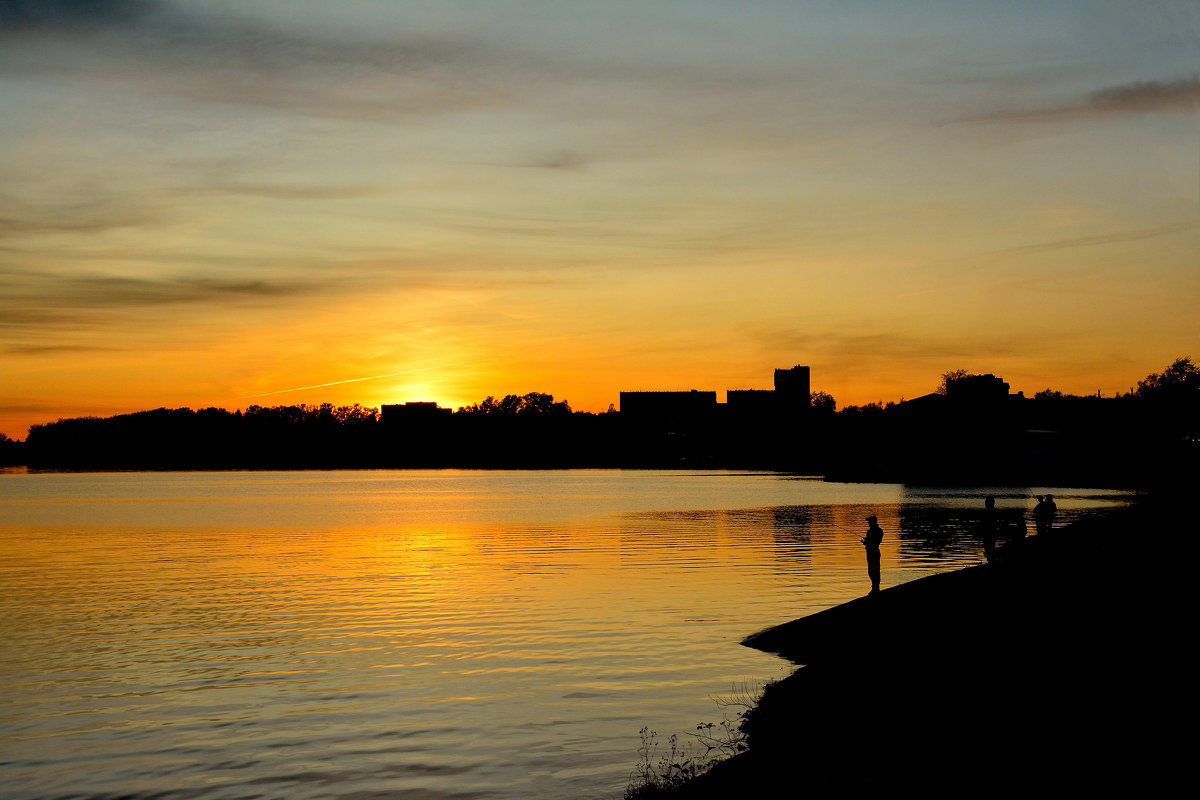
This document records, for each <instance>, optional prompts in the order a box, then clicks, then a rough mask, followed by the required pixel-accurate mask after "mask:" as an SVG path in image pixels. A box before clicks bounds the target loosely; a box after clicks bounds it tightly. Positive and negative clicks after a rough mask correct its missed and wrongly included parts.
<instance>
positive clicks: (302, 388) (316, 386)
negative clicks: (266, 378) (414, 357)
mask: <svg viewBox="0 0 1200 800" xmlns="http://www.w3.org/2000/svg"><path fill="white" fill-rule="evenodd" d="M490 360H491V359H487V358H476V359H472V360H470V361H455V362H453V363H450V364H436V365H434V366H431V367H418V368H416V369H405V370H401V371H400V372H387V373H384V374H383V375H367V376H365V377H362V378H346V379H345V380H340V381H329V382H328V383H314V384H313V385H311V386H293V387H291V388H290V389H276V390H275V391H273V392H262V393H260V394H244V395H241V396H240V397H239V398H238V399H239V400H247V399H250V398H253V397H270V396H272V395H276V394H287V393H288V392H303V391H305V390H308V389H324V388H325V387H327V386H340V385H342V384H344V383H362V382H363V381H378V380H382V379H384V378H395V377H397V376H399V375H413V374H415V373H418V372H431V371H433V370H439V369H449V368H451V367H461V366H464V365H466V364H479V363H482V362H484V361H490Z"/></svg>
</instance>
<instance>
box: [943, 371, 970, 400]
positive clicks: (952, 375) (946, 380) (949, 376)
mask: <svg viewBox="0 0 1200 800" xmlns="http://www.w3.org/2000/svg"><path fill="white" fill-rule="evenodd" d="M970 374H971V373H969V372H967V371H966V370H965V369H952V370H950V371H949V372H943V373H942V382H941V383H939V384H938V388H937V393H938V394H945V393H946V389H947V388H948V387H949V386H950V382H951V381H958V380H962V379H963V378H966V377H968V376H969V375H970Z"/></svg>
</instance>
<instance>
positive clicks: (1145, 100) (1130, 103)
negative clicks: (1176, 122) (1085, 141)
mask: <svg viewBox="0 0 1200 800" xmlns="http://www.w3.org/2000/svg"><path fill="white" fill-rule="evenodd" d="M1198 106H1200V76H1193V77H1191V78H1180V79H1178V80H1173V81H1142V82H1138V83H1126V84H1122V85H1120V86H1110V87H1108V88H1107V89H1100V90H1099V91H1095V92H1092V94H1091V95H1090V96H1089V97H1088V103H1087V107H1088V108H1091V109H1093V110H1095V111H1116V112H1135V113H1137V112H1145V111H1158V110H1163V109H1170V108H1177V107H1178V108H1183V109H1189V110H1195V109H1196V108H1197V107H1198Z"/></svg>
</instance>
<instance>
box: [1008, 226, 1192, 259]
mask: <svg viewBox="0 0 1200 800" xmlns="http://www.w3.org/2000/svg"><path fill="white" fill-rule="evenodd" d="M1196 228H1200V220H1194V219H1193V220H1182V221H1180V222H1173V223H1171V224H1169V225H1159V226H1156V227H1153V228H1138V229H1135V230H1124V231H1113V232H1111V233H1100V234H1093V235H1091V236H1077V237H1073V238H1070V239H1055V240H1052V241H1047V242H1037V243H1035V244H1027V245H1021V246H1019V247H1011V248H1008V250H1007V251H1006V252H1009V253H1021V252H1043V251H1049V250H1064V249H1067V248H1071V247H1099V246H1101V245H1106V244H1120V243H1121V242H1134V241H1138V240H1140V239H1154V238H1156V237H1159V236H1170V235H1172V234H1176V233H1184V232H1186V231H1190V230H1194V229H1196Z"/></svg>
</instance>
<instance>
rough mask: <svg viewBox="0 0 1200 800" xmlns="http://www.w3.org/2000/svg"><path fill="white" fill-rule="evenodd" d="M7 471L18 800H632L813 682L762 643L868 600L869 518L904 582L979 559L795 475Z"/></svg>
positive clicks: (897, 511)
mask: <svg viewBox="0 0 1200 800" xmlns="http://www.w3.org/2000/svg"><path fill="white" fill-rule="evenodd" d="M0 477H2V478H3V480H2V481H0V511H3V512H4V516H3V518H2V521H0V589H2V590H3V591H2V599H0V608H2V611H3V613H2V614H0V653H2V655H3V659H2V661H0V707H2V708H3V709H4V710H3V711H0V714H2V715H3V716H0V746H2V753H3V762H4V763H3V766H0V770H3V772H2V773H0V783H3V784H4V785H5V787H6V796H12V797H43V796H54V795H56V794H67V793H71V792H77V793H79V794H81V795H83V796H87V795H89V794H94V795H100V794H114V793H129V794H131V795H133V796H137V795H139V794H146V793H149V792H152V791H154V790H157V789H164V788H165V789H169V790H171V791H173V792H178V791H184V790H186V792H188V793H189V794H192V795H194V796H196V797H225V796H229V795H231V794H237V795H245V796H263V797H318V796H321V797H325V796H331V795H333V796H337V795H338V794H342V793H344V794H353V793H356V792H370V791H388V792H396V793H403V792H405V791H412V792H416V791H423V792H427V793H429V796H433V797H440V796H445V797H453V796H465V795H468V794H470V793H472V792H477V793H483V794H485V795H486V796H489V797H529V796H538V797H595V796H609V797H611V796H616V795H619V794H620V791H621V789H622V788H623V787H624V783H625V780H626V778H627V776H628V773H629V770H630V768H631V767H632V765H633V763H634V761H635V759H636V753H635V749H636V745H637V731H638V729H639V728H641V727H642V726H643V725H649V726H651V727H654V728H656V729H658V730H660V731H663V732H664V735H665V734H666V733H668V732H673V731H676V730H685V729H691V728H694V726H695V724H697V723H699V722H702V721H709V720H712V719H715V718H716V717H717V716H718V715H719V712H718V711H717V710H716V709H715V707H714V705H713V704H712V703H711V702H710V701H709V700H708V699H707V698H708V697H709V696H711V695H713V694H718V693H721V692H724V691H726V690H727V689H728V687H729V686H731V685H732V684H734V683H736V682H741V681H746V680H750V681H754V680H759V679H768V678H772V677H777V676H778V675H780V674H782V673H783V672H785V671H786V670H787V667H786V665H784V664H782V662H779V661H778V660H777V659H775V658H774V657H771V656H768V655H765V654H763V653H758V652H756V651H752V650H748V649H746V648H742V647H740V646H738V645H737V641H738V640H740V639H741V638H742V637H744V636H746V635H747V634H749V633H753V632H754V631H756V630H759V629H761V628H762V627H765V626H767V625H770V624H774V623H778V622H782V621H785V620H787V619H790V618H793V617H795V616H798V615H800V614H803V613H807V612H809V611H811V610H815V609H818V608H822V607H826V606H828V605H832V604H834V603H836V602H840V601H842V600H845V599H848V598H850V597H854V596H857V595H859V594H863V593H865V591H866V589H867V588H869V585H868V584H867V582H866V576H865V569H864V565H863V555H862V548H861V545H860V544H859V542H858V538H857V535H856V533H855V532H856V531H859V530H861V529H862V528H863V527H864V525H863V517H864V516H865V515H866V514H867V513H871V512H875V513H878V514H879V516H880V524H881V525H882V526H883V527H884V530H885V532H886V533H887V536H886V538H885V540H884V548H883V567H884V583H885V585H886V584H892V583H895V582H897V581H900V580H904V579H906V578H907V577H911V576H912V575H915V574H923V572H925V571H930V570H932V569H947V568H952V567H955V566H959V565H963V564H968V563H975V562H977V561H978V558H979V553H978V546H977V544H978V543H977V542H975V541H973V540H972V539H971V537H970V535H969V531H967V530H966V529H965V528H964V525H965V523H961V524H960V523H957V522H956V523H953V524H950V523H947V524H944V525H941V528H939V530H941V529H946V530H950V533H949V534H947V536H946V538H945V541H940V540H939V541H937V542H934V543H933V544H932V545H931V544H930V543H929V542H928V541H927V540H920V541H917V540H914V539H912V538H911V537H907V535H906V534H905V532H904V531H903V530H902V523H903V520H904V518H905V514H906V513H908V512H906V511H905V509H906V508H907V506H906V505H905V504H904V502H903V500H904V497H903V493H902V492H901V491H900V490H899V488H898V487H870V486H868V487H857V488H851V489H847V488H846V487H844V486H838V485H815V486H810V485H806V484H803V483H800V482H795V481H788V480H785V479H782V478H780V477H778V476H763V475H749V476H739V475H734V474H724V473H719V474H703V473H700V474H695V475H692V474H689V475H663V474H657V473H650V474H644V473H634V474H627V473H605V472H580V473H517V474H511V473H437V472H434V473H362V474H359V473H298V474H285V473H268V474H262V475H260V474H256V473H245V474H232V475H231V474H219V473H218V474H196V475H181V474H155V475H149V476H139V475H98V476H87V475H63V476H53V475H43V476H0ZM22 480H24V481H27V482H25V483H21V481H22ZM1018 499H1019V498H1018ZM830 500H836V501H837V502H830ZM781 501H790V502H781ZM798 501H807V502H798ZM921 502H925V501H924V500H922V501H921ZM955 502H961V503H962V504H963V505H964V506H970V505H971V504H978V503H977V499H976V498H967V499H966V500H961V501H955ZM1013 502H1017V500H1014V501H1013ZM1079 502H1080V503H1081V504H1083V505H1086V504H1087V502H1089V501H1087V500H1086V499H1085V500H1081V501H1079ZM1062 505H1063V506H1065V507H1067V508H1069V507H1070V505H1071V501H1070V500H1066V501H1065V502H1064V503H1063V504H1062ZM922 507H923V506H922ZM939 519H940V518H939ZM956 525H957V527H955V526H956ZM935 527H936V526H935ZM951 529H953V530H951ZM906 537H907V538H906ZM331 787H335V788H331Z"/></svg>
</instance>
